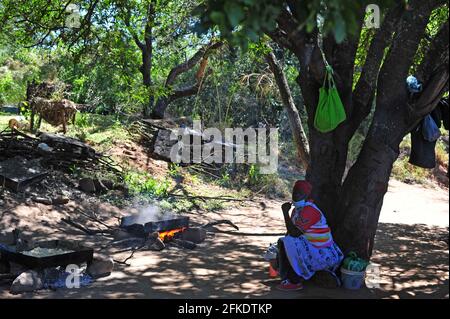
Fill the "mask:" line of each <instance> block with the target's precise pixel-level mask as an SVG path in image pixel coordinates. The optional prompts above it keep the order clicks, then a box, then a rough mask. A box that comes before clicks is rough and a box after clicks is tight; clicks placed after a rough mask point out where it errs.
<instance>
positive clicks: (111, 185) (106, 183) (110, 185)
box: [100, 179, 114, 190]
mask: <svg viewBox="0 0 450 319" xmlns="http://www.w3.org/2000/svg"><path fill="white" fill-rule="evenodd" d="M100 182H101V183H102V184H103V185H104V186H105V187H106V188H107V189H109V190H112V189H114V182H113V181H111V180H109V179H102V180H100Z"/></svg>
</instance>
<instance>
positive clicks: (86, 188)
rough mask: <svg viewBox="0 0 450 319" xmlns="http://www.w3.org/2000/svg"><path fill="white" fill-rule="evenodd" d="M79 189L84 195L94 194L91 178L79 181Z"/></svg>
mask: <svg viewBox="0 0 450 319" xmlns="http://www.w3.org/2000/svg"><path fill="white" fill-rule="evenodd" d="M79 187H80V189H81V190H82V191H83V192H85V193H95V184H94V180H93V179H92V178H82V179H80V182H79Z"/></svg>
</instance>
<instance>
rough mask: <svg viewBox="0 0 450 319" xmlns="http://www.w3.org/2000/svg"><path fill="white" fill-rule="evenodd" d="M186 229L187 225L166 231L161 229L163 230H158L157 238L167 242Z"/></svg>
mask: <svg viewBox="0 0 450 319" xmlns="http://www.w3.org/2000/svg"><path fill="white" fill-rule="evenodd" d="M186 229H187V227H181V228H176V229H172V230H168V231H163V232H159V239H161V240H162V241H163V242H167V241H170V240H172V239H173V238H174V237H175V235H176V234H178V233H181V232H183V231H185V230H186Z"/></svg>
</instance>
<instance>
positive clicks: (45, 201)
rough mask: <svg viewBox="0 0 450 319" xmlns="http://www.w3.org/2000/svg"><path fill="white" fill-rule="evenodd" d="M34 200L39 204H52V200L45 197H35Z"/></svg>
mask: <svg viewBox="0 0 450 319" xmlns="http://www.w3.org/2000/svg"><path fill="white" fill-rule="evenodd" d="M32 200H33V202H35V203H39V204H44V205H51V204H52V200H51V199H48V198H45V197H33V198H32Z"/></svg>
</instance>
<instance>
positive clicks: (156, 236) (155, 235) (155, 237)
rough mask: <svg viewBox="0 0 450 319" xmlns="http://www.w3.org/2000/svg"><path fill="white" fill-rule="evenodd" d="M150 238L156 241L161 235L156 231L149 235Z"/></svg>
mask: <svg viewBox="0 0 450 319" xmlns="http://www.w3.org/2000/svg"><path fill="white" fill-rule="evenodd" d="M148 238H151V239H154V240H156V239H158V238H159V233H158V232H157V231H155V232H153V233H151V234H149V235H148Z"/></svg>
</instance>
